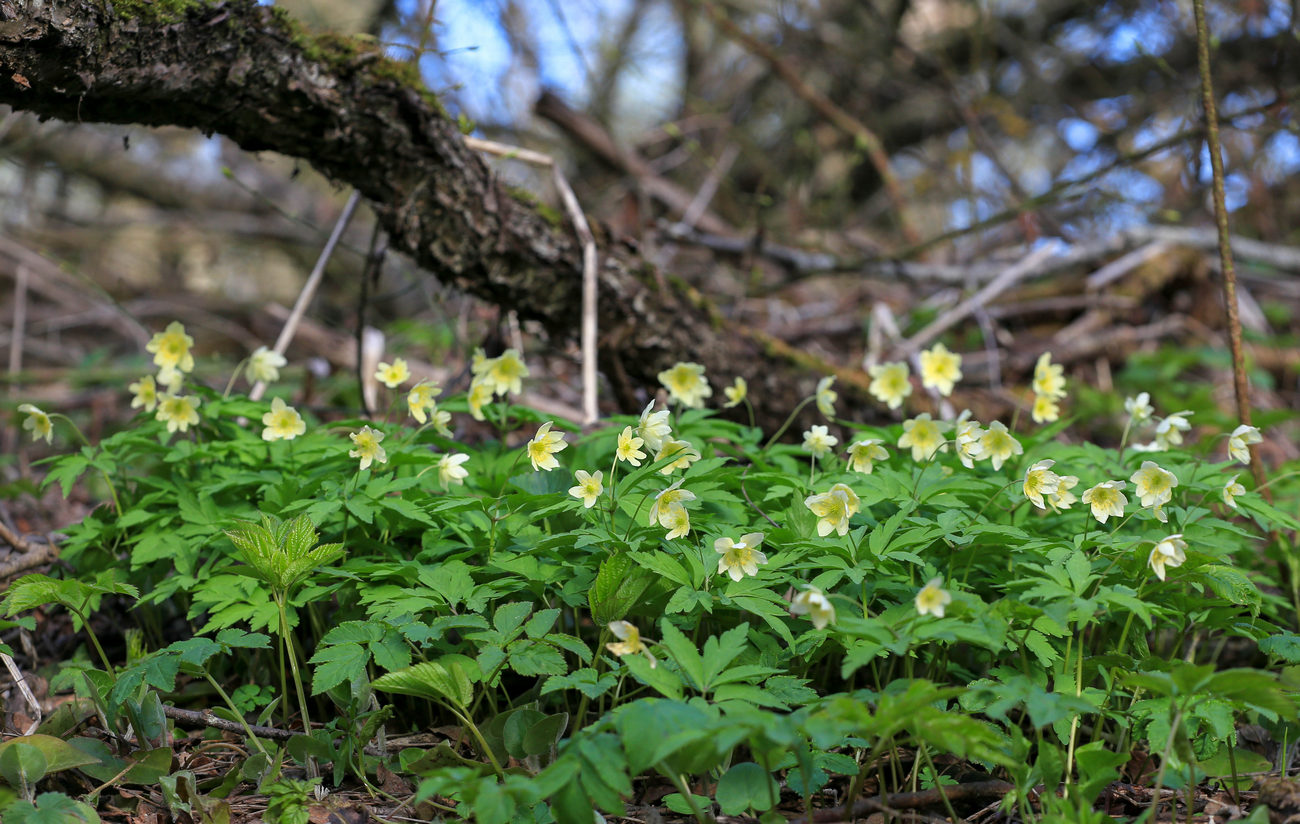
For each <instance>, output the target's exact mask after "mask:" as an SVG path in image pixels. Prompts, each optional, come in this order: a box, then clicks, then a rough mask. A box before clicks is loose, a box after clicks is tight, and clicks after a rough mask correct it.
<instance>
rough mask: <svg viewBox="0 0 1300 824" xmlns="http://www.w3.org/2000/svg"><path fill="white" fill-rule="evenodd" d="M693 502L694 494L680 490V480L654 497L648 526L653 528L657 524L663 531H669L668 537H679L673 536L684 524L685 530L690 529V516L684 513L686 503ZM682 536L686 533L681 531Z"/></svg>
mask: <svg viewBox="0 0 1300 824" xmlns="http://www.w3.org/2000/svg"><path fill="white" fill-rule="evenodd" d="M693 500H695V493H694V492H691V491H690V490H687V489H682V482H681V479H678V480H676V481H673V483H672V484H671V485H670V486H669V487H668V488H667V489H664V490H661V491H660V492H659V494H657V495H655V499H654V502H653V503H652V504H651V505H650V520H649V524H650V525H651V526H654V525H655V524H656V523H658V524H659V525H660V526H661V527H663V528H664V529H667V530H669V535H670V537H680V536H677V535H673V534H672V533H674V532H676V531H677V530H678V529H679V528H680V527H681V526H682V525H683V521H684V522H685V527H686V530H687V531H688V530H689V529H690V516H689V515H688V514H687V512H686V502H687V501H693ZM681 534H682V535H685V534H686V531H682V533H681Z"/></svg>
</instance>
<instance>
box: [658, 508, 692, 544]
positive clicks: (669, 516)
mask: <svg viewBox="0 0 1300 824" xmlns="http://www.w3.org/2000/svg"><path fill="white" fill-rule="evenodd" d="M659 520H660V524H661V525H662V526H663V528H664V529H666V530H668V534H667V535H665V536H664V539H665V540H668V541H671V540H672V539H674V538H685V537H686V535H687V534H688V533H689V532H690V531H691V514H690V513H689V512H687V511H686V507H684V506H682V505H681V504H673V505H672V506H670V507H668V509H667V511H666V512H664V513H662V514H661V515H660V516H659Z"/></svg>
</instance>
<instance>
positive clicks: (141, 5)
mask: <svg viewBox="0 0 1300 824" xmlns="http://www.w3.org/2000/svg"><path fill="white" fill-rule="evenodd" d="M203 4H204V3H203V0H109V5H110V6H112V7H113V10H114V11H115V12H117V16H118V17H121V18H122V19H124V20H135V19H137V18H138V19H140V20H146V21H148V22H151V23H175V22H177V21H179V20H181V19H183V18H184V17H185V13H186V12H188V11H189V10H190V9H192V8H194V7H195V6H202V5H203Z"/></svg>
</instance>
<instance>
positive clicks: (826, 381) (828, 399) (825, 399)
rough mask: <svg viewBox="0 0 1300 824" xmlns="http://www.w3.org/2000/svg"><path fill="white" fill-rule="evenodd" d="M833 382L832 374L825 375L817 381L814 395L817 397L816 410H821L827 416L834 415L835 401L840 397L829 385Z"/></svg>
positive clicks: (831, 416) (832, 416)
mask: <svg viewBox="0 0 1300 824" xmlns="http://www.w3.org/2000/svg"><path fill="white" fill-rule="evenodd" d="M834 383H835V376H834V375H827V376H826V377H824V378H822V379H821V380H819V381H817V393H816V394H815V395H814V397H815V398H816V399H817V411H818V412H821V413H822V414H823V415H825V416H826V417H828V418H834V417H835V401H837V400H838V399H839V397H840V395H839V393H838V392H836V391H835V390H834V389H831V386H832V385H833V384H834Z"/></svg>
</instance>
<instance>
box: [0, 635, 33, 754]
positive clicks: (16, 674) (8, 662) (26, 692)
mask: <svg viewBox="0 0 1300 824" xmlns="http://www.w3.org/2000/svg"><path fill="white" fill-rule="evenodd" d="M0 660H3V661H4V664H5V669H7V670H9V677H11V678H13V679H14V683H15V684H17V685H18V691H19V692H21V693H22V694H23V698H24V699H25V700H26V701H27V705H28V706H30V707H31V708H32V712H33V713H35V714H36V715H35V717H34V718H33V719H32V723H31V726H29V727H28V728H27V729H26V730H24V731H23V735H31V734H32V733H34V732H36V728H37V727H39V726H40V725H41V718H42V713H41V703H40V702H39V701H37V700H36V696H35V695H32V688H31V687H29V686H27V679H26V678H25V677H24V676H23V671H22V670H20V669H18V664H17V663H15V662H14V659H13V658H11V657H9V656H8V655H6V654H5V653H3V652H0Z"/></svg>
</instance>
